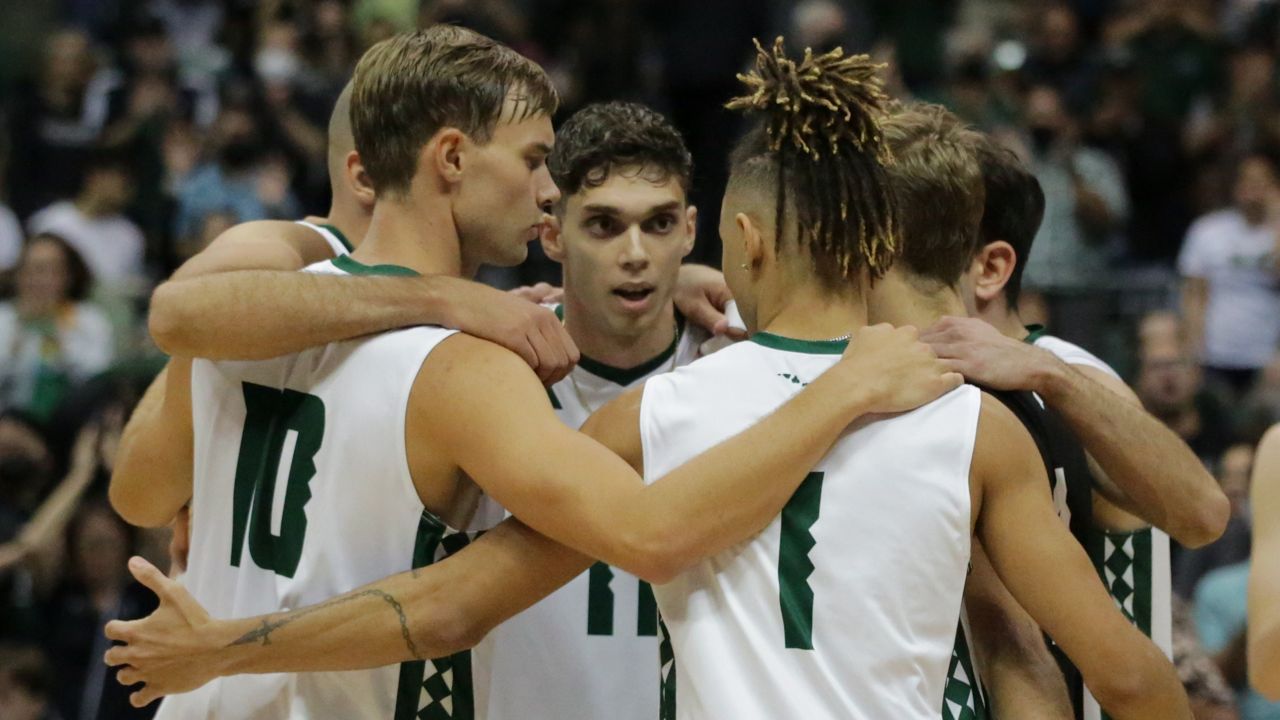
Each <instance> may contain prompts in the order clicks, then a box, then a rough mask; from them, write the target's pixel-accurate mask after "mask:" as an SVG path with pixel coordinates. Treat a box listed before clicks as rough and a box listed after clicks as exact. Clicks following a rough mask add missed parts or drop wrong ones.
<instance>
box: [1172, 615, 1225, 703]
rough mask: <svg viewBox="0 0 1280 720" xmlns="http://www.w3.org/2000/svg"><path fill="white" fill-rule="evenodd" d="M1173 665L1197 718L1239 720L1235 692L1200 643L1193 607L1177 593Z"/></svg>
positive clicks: (1174, 618) (1174, 617)
mask: <svg viewBox="0 0 1280 720" xmlns="http://www.w3.org/2000/svg"><path fill="white" fill-rule="evenodd" d="M1173 665H1174V667H1176V668H1177V669H1178V677H1179V678H1180V679H1181V680H1182V685H1183V686H1184V687H1185V688H1186V689H1187V698H1188V699H1189V700H1191V712H1192V714H1193V715H1194V716H1195V718H1196V720H1240V714H1239V713H1238V712H1237V711H1236V699H1235V693H1233V692H1232V690H1231V686H1229V685H1227V681H1226V679H1225V678H1223V677H1222V670H1220V669H1219V668H1218V664H1217V663H1216V662H1214V659H1213V658H1212V657H1211V656H1210V655H1209V653H1207V652H1205V649H1204V646H1203V645H1201V644H1200V637H1199V634H1198V633H1197V632H1196V621H1195V617H1194V616H1192V614H1191V606H1190V605H1189V604H1188V603H1187V601H1186V600H1183V599H1182V598H1181V597H1177V596H1174V598H1173Z"/></svg>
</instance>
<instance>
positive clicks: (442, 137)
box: [423, 128, 466, 184]
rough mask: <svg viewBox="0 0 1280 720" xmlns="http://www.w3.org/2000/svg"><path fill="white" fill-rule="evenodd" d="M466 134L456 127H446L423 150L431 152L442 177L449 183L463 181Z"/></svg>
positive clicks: (431, 159)
mask: <svg viewBox="0 0 1280 720" xmlns="http://www.w3.org/2000/svg"><path fill="white" fill-rule="evenodd" d="M465 142H466V138H465V136H463V134H462V132H461V131H459V130H457V129H456V128H445V129H443V130H441V131H440V132H438V133H436V136H435V138H434V139H433V140H432V142H428V143H427V145H426V147H425V148H423V152H425V153H429V155H430V161H431V162H432V164H434V165H435V167H436V170H437V172H439V173H440V177H441V178H443V179H444V181H445V182H447V183H451V184H452V183H457V182H461V181H462V171H463V167H464V165H465V157H464V156H465V153H464V152H463V145H464V143H465Z"/></svg>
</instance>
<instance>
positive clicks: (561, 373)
mask: <svg viewBox="0 0 1280 720" xmlns="http://www.w3.org/2000/svg"><path fill="white" fill-rule="evenodd" d="M546 332H547V333H548V334H550V336H551V337H550V338H549V342H550V343H551V344H552V345H554V346H556V347H558V348H560V350H561V351H562V352H563V355H562V358H563V359H562V361H561V364H560V365H559V366H558V367H554V368H549V369H548V372H547V378H546V380H545V381H544V382H545V383H546V384H547V385H553V384H555V383H558V382H560V381H561V380H563V379H564V378H565V376H567V375H568V374H569V373H570V372H572V371H573V368H574V366H575V365H577V364H578V360H579V359H580V358H581V353H580V352H579V351H578V346H577V344H575V343H574V342H573V338H572V337H570V336H569V331H568V330H566V329H565V327H564V325H562V324H561V323H560V322H559V321H556V322H554V323H552V325H551V328H550V329H549V330H548V331H546Z"/></svg>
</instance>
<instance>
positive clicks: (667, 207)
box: [582, 200, 680, 216]
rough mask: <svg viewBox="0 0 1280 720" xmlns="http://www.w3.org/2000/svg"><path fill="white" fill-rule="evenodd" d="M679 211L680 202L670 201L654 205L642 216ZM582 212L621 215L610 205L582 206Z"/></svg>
mask: <svg viewBox="0 0 1280 720" xmlns="http://www.w3.org/2000/svg"><path fill="white" fill-rule="evenodd" d="M679 209H680V201H679V200H672V201H670V202H665V203H662V204H661V205H655V206H653V207H651V208H649V209H648V210H646V211H645V212H644V213H642V214H643V215H645V216H648V215H657V214H658V213H662V212H671V211H673V210H679ZM582 211H583V212H588V213H600V214H601V215H621V214H622V211H621V210H619V209H618V208H616V207H614V206H612V205H596V204H592V205H583V206H582Z"/></svg>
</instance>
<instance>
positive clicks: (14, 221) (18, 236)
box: [0, 205, 22, 272]
mask: <svg viewBox="0 0 1280 720" xmlns="http://www.w3.org/2000/svg"><path fill="white" fill-rule="evenodd" d="M21 254H22V225H21V224H20V223H19V222H18V216H17V215H14V214H13V211H12V210H10V209H9V206H8V205H0V272H4V271H6V270H12V269H13V268H14V267H15V266H17V264H18V256H19V255H21Z"/></svg>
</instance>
